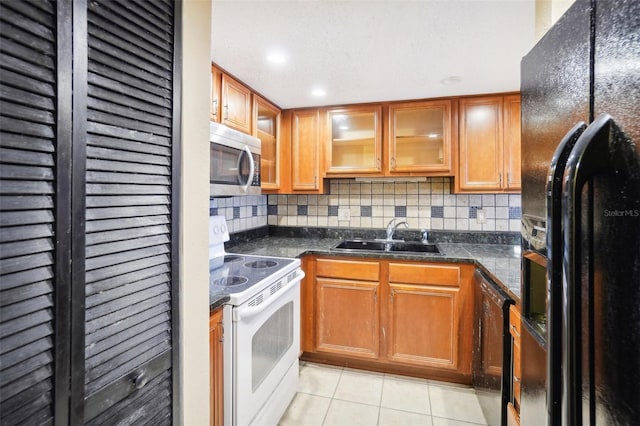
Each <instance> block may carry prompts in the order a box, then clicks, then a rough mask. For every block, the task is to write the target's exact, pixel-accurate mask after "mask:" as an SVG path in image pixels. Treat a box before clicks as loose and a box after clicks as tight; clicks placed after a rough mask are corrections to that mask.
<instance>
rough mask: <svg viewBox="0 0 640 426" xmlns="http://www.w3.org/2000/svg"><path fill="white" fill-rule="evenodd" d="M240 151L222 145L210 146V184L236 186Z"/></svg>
mask: <svg viewBox="0 0 640 426" xmlns="http://www.w3.org/2000/svg"><path fill="white" fill-rule="evenodd" d="M241 152H242V151H241V150H239V149H236V148H231V147H228V146H224V145H219V144H212V146H211V152H210V157H211V169H210V174H209V181H210V182H211V183H212V184H222V185H238V184H239V179H238V174H239V167H240V162H241V156H240V153H241Z"/></svg>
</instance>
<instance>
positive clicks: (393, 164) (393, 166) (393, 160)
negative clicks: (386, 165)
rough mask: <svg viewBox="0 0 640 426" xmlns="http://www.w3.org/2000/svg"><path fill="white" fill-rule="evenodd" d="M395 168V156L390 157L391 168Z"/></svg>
mask: <svg viewBox="0 0 640 426" xmlns="http://www.w3.org/2000/svg"><path fill="white" fill-rule="evenodd" d="M395 168H396V157H391V169H392V170H395Z"/></svg>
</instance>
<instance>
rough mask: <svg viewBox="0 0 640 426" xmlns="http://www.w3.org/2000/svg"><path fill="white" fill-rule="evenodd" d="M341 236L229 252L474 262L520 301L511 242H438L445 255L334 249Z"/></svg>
mask: <svg viewBox="0 0 640 426" xmlns="http://www.w3.org/2000/svg"><path fill="white" fill-rule="evenodd" d="M340 241H341V239H340V238H320V237H313V238H310V237H282V236H271V235H268V236H262V237H259V238H255V239H253V240H252V241H249V242H241V243H239V244H237V245H233V246H232V247H229V248H227V251H228V252H229V253H240V254H254V255H261V256H278V257H302V256H304V255H307V254H315V255H332V256H348V257H353V256H358V257H371V258H386V259H389V258H392V259H403V260H423V261H431V262H456V263H462V262H467V263H469V262H470V263H474V264H475V265H477V266H478V267H479V268H480V269H481V270H482V271H483V272H484V274H485V275H486V276H487V277H488V278H490V279H491V280H492V281H494V282H495V283H496V284H497V285H498V286H500V287H501V288H502V289H503V290H504V291H505V292H506V293H507V294H508V295H509V296H510V297H512V298H513V299H514V300H515V302H516V303H517V304H520V246H519V245H510V244H477V243H448V242H447V243H436V245H437V246H438V248H439V249H440V252H441V253H442V254H429V253H419V254H415V253H414V254H408V253H398V252H393V253H380V252H356V253H354V252H352V251H350V252H344V251H342V252H341V251H336V250H331V248H332V247H333V246H335V245H336V244H338V243H339V242H340Z"/></svg>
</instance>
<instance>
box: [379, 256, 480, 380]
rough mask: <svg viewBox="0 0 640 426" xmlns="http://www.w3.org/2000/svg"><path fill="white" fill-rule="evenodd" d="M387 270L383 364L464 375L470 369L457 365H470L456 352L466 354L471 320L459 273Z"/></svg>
mask: <svg viewBox="0 0 640 426" xmlns="http://www.w3.org/2000/svg"><path fill="white" fill-rule="evenodd" d="M388 268H389V279H388V284H389V293H390V299H389V318H388V326H389V330H388V336H387V341H388V343H387V355H388V357H389V359H390V360H391V361H395V362H401V363H407V364H414V365H420V366H429V367H434V368H440V369H450V370H454V371H459V372H465V373H470V364H469V365H468V366H467V365H464V366H463V365H462V362H461V361H462V360H463V359H465V360H466V359H468V360H470V358H468V357H466V356H465V354H464V353H462V352H463V351H462V349H463V347H465V348H466V351H467V352H470V349H471V325H470V323H468V322H469V320H471V321H472V320H473V309H472V308H473V305H472V304H471V305H470V304H469V300H465V298H469V299H470V297H468V296H470V295H471V294H472V292H471V288H470V284H471V283H470V282H464V281H463V279H462V267H460V266H459V265H452V264H451V265H447V264H422V263H395V262H391V263H389V266H388ZM465 307H466V308H467V314H466V315H465V310H464V308H465ZM469 312H470V314H469ZM467 317H468V318H467ZM465 322H467V323H468V324H467V323H465ZM463 323H465V324H463ZM463 329H466V330H467V332H468V334H469V336H468V337H469V338H468V339H467V336H466V335H465V334H464V333H461V331H463ZM463 342H464V345H463V344H462V343H463Z"/></svg>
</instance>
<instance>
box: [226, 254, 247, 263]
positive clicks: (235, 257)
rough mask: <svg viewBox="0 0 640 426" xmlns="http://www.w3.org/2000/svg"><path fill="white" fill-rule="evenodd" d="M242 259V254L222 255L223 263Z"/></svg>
mask: <svg viewBox="0 0 640 426" xmlns="http://www.w3.org/2000/svg"><path fill="white" fill-rule="evenodd" d="M242 259H244V258H243V257H242V256H237V255H227V256H225V257H224V263H231V262H237V261H239V260H242Z"/></svg>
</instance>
